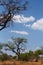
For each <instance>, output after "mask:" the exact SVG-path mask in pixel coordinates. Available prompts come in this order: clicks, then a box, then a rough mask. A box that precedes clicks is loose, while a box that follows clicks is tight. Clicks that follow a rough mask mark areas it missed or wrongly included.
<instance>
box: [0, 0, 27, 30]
mask: <svg viewBox="0 0 43 65" xmlns="http://www.w3.org/2000/svg"><path fill="white" fill-rule="evenodd" d="M21 1H22V0H0V10H1V12H0V31H1V30H3V29H4V28H6V27H7V24H8V23H9V22H11V21H12V18H13V16H14V15H15V14H18V13H20V11H23V10H26V8H27V3H28V2H27V1H26V2H25V3H22V2H21ZM1 7H2V9H1Z"/></svg>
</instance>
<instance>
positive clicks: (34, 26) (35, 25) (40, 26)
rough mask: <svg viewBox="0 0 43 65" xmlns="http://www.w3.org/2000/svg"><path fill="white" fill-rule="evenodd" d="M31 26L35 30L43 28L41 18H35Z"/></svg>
mask: <svg viewBox="0 0 43 65" xmlns="http://www.w3.org/2000/svg"><path fill="white" fill-rule="evenodd" d="M31 27H32V29H35V30H43V18H41V19H39V20H37V21H36V22H35V23H33V24H32V26H31Z"/></svg>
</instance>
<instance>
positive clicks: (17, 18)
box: [12, 15, 35, 23]
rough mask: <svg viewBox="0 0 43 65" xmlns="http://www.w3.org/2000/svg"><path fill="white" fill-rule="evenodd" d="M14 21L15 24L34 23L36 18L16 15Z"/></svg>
mask: <svg viewBox="0 0 43 65" xmlns="http://www.w3.org/2000/svg"><path fill="white" fill-rule="evenodd" d="M12 20H13V21H14V22H15V23H27V22H32V21H34V20H35V18H34V17H33V16H30V17H24V15H14V17H13V18H12Z"/></svg>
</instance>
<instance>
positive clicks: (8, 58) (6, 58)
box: [0, 54, 11, 61]
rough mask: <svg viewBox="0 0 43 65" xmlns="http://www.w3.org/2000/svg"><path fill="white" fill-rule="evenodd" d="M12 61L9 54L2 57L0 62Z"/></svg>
mask: <svg viewBox="0 0 43 65" xmlns="http://www.w3.org/2000/svg"><path fill="white" fill-rule="evenodd" d="M10 59H11V58H10V56H9V55H7V54H2V55H0V60H1V61H5V60H10Z"/></svg>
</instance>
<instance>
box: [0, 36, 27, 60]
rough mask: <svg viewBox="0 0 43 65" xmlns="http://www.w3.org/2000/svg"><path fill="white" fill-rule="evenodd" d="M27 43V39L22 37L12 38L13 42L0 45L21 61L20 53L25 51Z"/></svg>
mask: <svg viewBox="0 0 43 65" xmlns="http://www.w3.org/2000/svg"><path fill="white" fill-rule="evenodd" d="M26 42H27V39H25V38H20V37H18V38H12V39H11V41H9V42H8V43H7V44H2V45H0V47H1V46H2V47H3V46H4V47H5V50H9V51H12V52H14V53H15V54H16V55H17V58H18V59H19V55H20V53H21V52H23V51H24V50H25V44H24V43H26ZM2 47H1V48H2Z"/></svg>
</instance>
